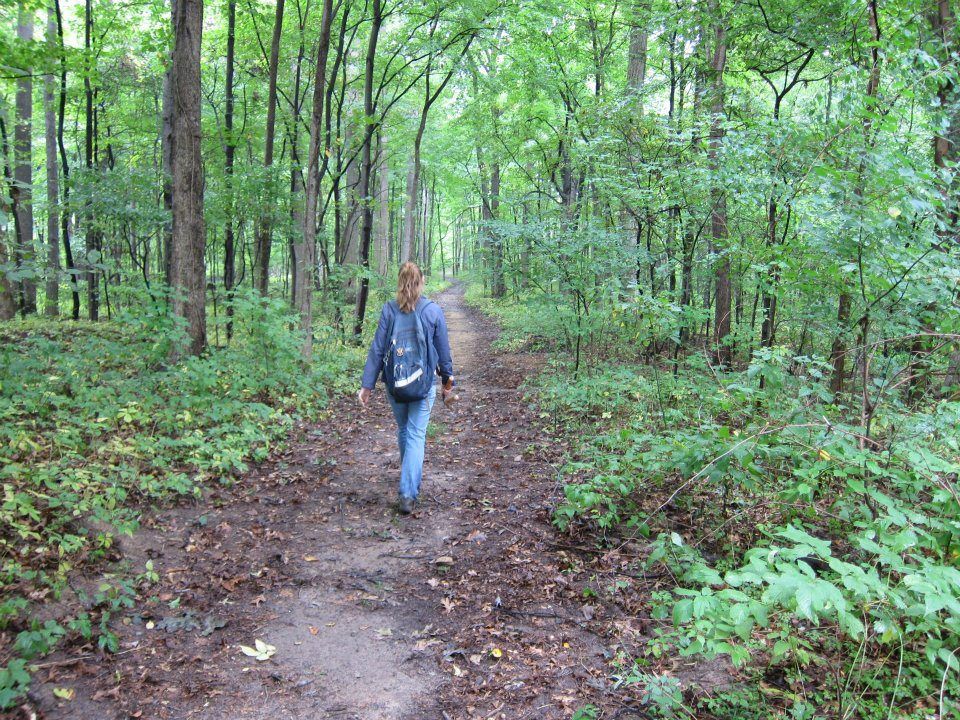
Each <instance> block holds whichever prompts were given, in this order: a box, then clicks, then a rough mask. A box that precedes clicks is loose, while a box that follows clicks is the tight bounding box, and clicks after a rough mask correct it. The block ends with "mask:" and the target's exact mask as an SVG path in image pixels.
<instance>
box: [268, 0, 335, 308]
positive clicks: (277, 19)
mask: <svg viewBox="0 0 960 720" xmlns="http://www.w3.org/2000/svg"><path fill="white" fill-rule="evenodd" d="M284 4H285V3H284V0H277V7H276V11H275V14H274V20H273V38H272V40H271V42H270V67H269V69H268V80H267V127H266V132H265V135H264V145H263V167H264V168H265V169H266V170H267V172H268V173H270V171H271V168H272V167H273V146H274V139H275V137H276V133H277V68H278V66H279V64H280V39H281V37H282V33H283V10H284ZM321 24H322V20H321ZM321 35H322V31H321ZM327 45H328V46H329V28H327ZM322 52H323V53H324V62H326V52H327V51H326V50H323V51H322ZM298 73H299V67H298ZM322 107H323V104H322V103H321V108H322ZM267 187H270V188H272V187H273V184H272V181H268V184H267ZM272 211H273V208H272V202H271V201H270V198H268V200H267V204H266V207H264V208H263V210H262V211H261V214H260V218H259V222H258V225H257V230H256V244H255V246H254V260H253V264H254V268H253V284H254V286H255V287H256V288H257V290H259V291H260V293H261V294H263V295H266V294H267V290H268V286H269V283H270V249H271V245H272V244H273V237H272V227H271V222H270V213H271V212H272Z"/></svg>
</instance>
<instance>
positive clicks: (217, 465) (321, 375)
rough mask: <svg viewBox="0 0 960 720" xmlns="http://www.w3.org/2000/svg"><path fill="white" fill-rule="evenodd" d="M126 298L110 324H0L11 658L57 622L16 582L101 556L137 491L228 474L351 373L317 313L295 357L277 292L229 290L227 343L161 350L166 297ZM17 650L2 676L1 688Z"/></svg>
mask: <svg viewBox="0 0 960 720" xmlns="http://www.w3.org/2000/svg"><path fill="white" fill-rule="evenodd" d="M125 300H129V301H130V302H129V304H126V303H125V304H124V306H126V307H129V308H131V309H130V310H128V311H123V310H121V311H120V312H119V313H117V315H116V316H115V319H114V321H113V322H109V323H99V324H88V323H82V322H81V323H69V322H62V323H50V321H49V320H47V319H44V320H42V321H41V320H39V319H37V320H29V321H19V322H15V323H10V324H7V325H3V326H0V483H2V490H3V495H2V498H0V557H2V560H0V629H3V628H9V629H11V630H14V631H18V632H19V634H18V635H17V636H16V643H15V647H14V651H15V653H16V656H18V657H21V658H24V657H30V656H32V655H36V654H38V653H39V654H42V653H43V652H46V651H47V650H48V649H49V646H50V645H52V642H53V641H55V640H57V639H59V637H61V636H62V635H63V634H64V633H65V632H66V631H64V633H59V634H51V633H52V630H51V629H50V628H47V627H45V626H44V627H35V626H34V624H33V623H32V621H31V620H30V613H29V608H28V606H27V603H26V602H25V601H24V598H25V597H27V596H28V595H30V594H31V593H36V594H38V595H39V596H41V597H42V596H43V595H46V594H52V595H53V596H54V597H56V596H58V595H59V594H60V592H61V590H62V588H63V586H64V583H65V580H66V577H67V575H68V573H69V572H70V571H71V570H72V569H73V568H74V567H75V565H76V563H77V562H79V561H80V558H85V559H90V560H94V561H95V560H97V559H98V558H101V557H103V556H104V555H105V553H106V552H107V550H108V549H109V548H110V546H111V544H112V541H113V534H114V533H117V532H121V533H129V532H132V531H133V530H134V529H135V528H136V526H137V522H138V519H139V516H140V512H141V510H142V508H143V507H144V506H145V505H149V504H152V503H156V502H163V501H166V500H167V499H169V498H173V497H176V496H184V495H186V496H195V497H199V495H200V488H201V487H202V485H203V484H204V483H210V482H215V483H225V482H233V481H235V480H236V479H237V478H238V477H239V476H240V474H241V473H243V472H244V471H245V470H246V469H247V468H248V463H249V462H250V461H260V460H263V459H265V458H266V457H268V455H269V454H270V453H271V452H272V451H273V450H275V449H276V447H277V446H278V445H279V444H282V443H283V441H284V440H285V438H286V437H287V435H288V433H289V431H290V429H291V427H292V423H293V418H294V417H295V416H297V415H310V414H315V413H317V412H318V411H319V410H320V409H322V408H323V407H324V405H325V404H326V402H327V399H328V397H329V393H330V392H331V391H333V390H339V389H342V388H343V387H344V386H347V385H349V386H352V385H353V384H354V381H355V375H356V373H355V369H356V365H357V363H358V362H359V359H360V353H359V351H354V350H349V351H348V350H345V349H344V348H343V347H341V346H340V345H339V344H338V343H337V342H336V340H335V336H334V333H333V331H332V330H330V329H326V328H320V329H319V330H318V331H317V332H318V336H319V341H318V342H317V343H316V346H315V347H316V352H315V355H316V356H315V360H314V362H313V364H312V365H311V367H310V368H307V369H306V370H305V369H304V367H303V364H302V361H301V359H300V344H301V338H300V336H299V335H298V333H296V332H294V331H292V330H291V328H295V327H296V326H297V325H296V319H295V318H294V317H293V316H292V315H291V314H290V312H289V310H288V309H287V307H286V305H285V304H284V303H283V302H282V301H281V300H276V299H264V298H261V297H259V295H255V294H253V293H250V292H239V293H238V294H237V295H236V297H235V298H234V300H233V308H234V314H233V339H232V341H231V343H230V345H229V346H227V347H221V348H212V349H210V350H209V351H208V352H207V353H206V354H204V355H203V356H200V357H189V358H186V359H184V360H183V361H182V362H181V363H179V364H173V365H172V364H170V363H169V362H168V358H169V356H170V350H171V348H172V347H173V346H174V343H175V342H176V341H177V340H178V335H179V329H178V328H177V327H176V325H175V323H174V322H173V321H172V319H171V318H170V316H169V314H168V312H167V309H166V302H165V299H164V298H163V297H162V296H159V295H154V296H153V297H150V296H149V295H147V294H146V293H141V294H139V295H137V296H135V297H127V298H125ZM134 300H135V301H136V303H134V302H133V301H134ZM133 308H136V309H135V310H134V309H133ZM221 337H225V334H223V333H221ZM128 594H129V593H121V594H120V595H118V596H117V597H118V598H123V597H127V596H128ZM107 600H108V598H105V599H104V603H106V602H107ZM101 604H103V603H101ZM104 608H105V609H104V610H103V613H104V614H107V613H109V612H110V611H109V610H108V609H106V606H104ZM116 609H117V608H114V610H116ZM58 627H59V626H58ZM102 630H107V627H106V623H103V624H102ZM101 637H105V638H107V645H108V646H109V644H110V642H109V637H110V636H109V635H108V634H103V635H102V636H101ZM0 660H2V658H0ZM15 663H16V661H15V659H8V660H7V667H8V671H7V674H6V675H4V676H3V678H5V679H6V680H2V679H0V688H4V687H6V688H7V689H8V691H10V692H14V695H12V696H10V697H14V696H16V693H17V692H19V691H13V690H9V689H10V688H17V687H20V680H21V679H22V675H21V674H20V672H19V671H18V670H17V668H21V669H22V666H20V665H17V664H15ZM4 697H7V696H4Z"/></svg>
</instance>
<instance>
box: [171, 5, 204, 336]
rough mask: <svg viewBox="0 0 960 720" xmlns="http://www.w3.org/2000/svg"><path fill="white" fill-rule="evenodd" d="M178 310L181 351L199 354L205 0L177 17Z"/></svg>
mask: <svg viewBox="0 0 960 720" xmlns="http://www.w3.org/2000/svg"><path fill="white" fill-rule="evenodd" d="M173 28H174V47H173V62H172V67H171V85H172V88H173V136H174V137H175V138H176V142H175V143H174V147H173V242H172V247H171V262H170V274H171V286H172V289H173V292H174V298H173V312H174V314H175V315H176V316H178V317H180V318H183V320H184V321H185V323H186V332H187V337H188V343H187V345H186V347H184V348H181V349H179V350H178V351H177V353H176V354H177V355H179V354H180V353H181V352H183V351H187V352H190V353H192V354H199V353H200V352H202V351H203V349H204V347H205V346H206V341H207V318H206V302H205V300H206V287H205V268H204V250H205V236H204V221H203V166H202V162H201V156H200V41H201V33H202V31H203V2H202V0H177V2H176V5H175V8H174V16H173Z"/></svg>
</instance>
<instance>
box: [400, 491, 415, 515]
mask: <svg viewBox="0 0 960 720" xmlns="http://www.w3.org/2000/svg"><path fill="white" fill-rule="evenodd" d="M412 512H413V498H409V497H405V496H400V514H401V515H409V514H410V513H412Z"/></svg>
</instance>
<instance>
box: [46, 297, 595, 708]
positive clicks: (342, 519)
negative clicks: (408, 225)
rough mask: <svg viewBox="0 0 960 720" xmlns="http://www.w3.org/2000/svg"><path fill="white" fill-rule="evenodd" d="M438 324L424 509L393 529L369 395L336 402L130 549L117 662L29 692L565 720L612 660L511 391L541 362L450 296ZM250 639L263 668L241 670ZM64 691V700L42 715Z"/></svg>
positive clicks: (388, 479) (133, 701)
mask: <svg viewBox="0 0 960 720" xmlns="http://www.w3.org/2000/svg"><path fill="white" fill-rule="evenodd" d="M435 299H436V300H437V301H438V302H439V303H440V304H441V306H442V307H443V308H444V311H445V314H446V317H447V322H448V326H449V329H450V336H451V345H452V350H453V356H454V363H455V366H456V368H457V375H458V381H459V383H460V390H459V392H460V394H461V396H462V400H461V402H460V403H459V405H458V406H456V407H455V408H454V409H453V410H450V409H447V408H445V407H443V406H442V405H441V404H440V403H439V402H438V404H437V406H436V407H435V409H434V413H433V418H432V424H433V426H434V429H433V430H432V431H431V435H430V439H429V440H428V450H427V461H426V466H425V473H424V486H423V491H422V493H423V494H422V496H421V499H422V503H421V505H420V508H419V510H418V511H417V512H416V513H415V514H414V515H413V516H411V517H401V516H398V515H397V513H396V510H395V500H396V487H397V475H398V461H399V454H398V452H397V448H396V444H395V439H394V424H393V419H392V416H391V415H390V411H389V408H388V407H387V404H386V402H385V400H384V398H383V392H382V389H378V391H377V393H376V395H375V400H374V402H373V405H372V407H371V409H369V410H367V411H362V410H360V409H359V408H357V407H356V404H355V403H354V402H351V401H350V399H349V398H348V399H343V400H339V401H337V402H338V405H337V407H336V408H335V412H334V413H333V414H332V416H331V417H330V418H329V419H327V420H325V421H324V422H322V423H321V424H319V425H317V426H312V427H304V428H301V437H300V438H299V439H298V440H297V441H296V442H295V443H293V444H292V446H291V447H290V449H289V450H288V451H286V452H284V453H283V454H281V455H280V456H279V457H277V458H275V459H273V460H272V461H270V462H268V463H265V464H264V465H262V466H260V467H258V468H256V469H255V470H253V471H252V472H251V473H250V474H249V476H248V477H245V478H244V479H242V480H241V481H239V482H238V483H237V485H236V486H235V487H234V488H230V489H222V490H217V491H214V492H212V493H210V494H209V496H208V497H207V498H206V499H205V502H204V503H203V504H202V506H194V507H189V508H183V507H181V508H176V509H173V510H168V511H165V512H161V513H159V514H157V515H155V516H154V517H153V518H152V520H151V521H150V522H149V523H148V526H147V527H145V529H144V530H143V531H142V532H140V533H139V534H138V535H137V536H136V537H135V538H134V539H132V540H128V541H125V542H124V543H123V548H122V549H123V552H124V553H125V556H126V558H127V562H128V563H129V564H130V566H131V567H140V568H142V567H143V563H144V562H145V560H146V559H148V558H149V559H152V560H153V563H154V567H155V569H156V570H157V572H158V573H159V574H160V576H161V580H160V583H159V584H158V585H157V587H156V588H155V589H154V592H155V593H156V594H155V596H154V600H153V601H152V602H148V603H147V605H146V607H141V608H138V609H137V611H138V612H139V613H140V614H138V615H131V616H128V617H127V619H126V620H125V621H124V622H125V623H126V624H124V625H123V626H121V633H120V634H121V649H120V652H119V653H117V654H113V655H101V654H100V653H99V652H98V651H96V650H95V649H94V648H90V647H87V648H73V649H72V650H70V651H66V652H63V653H61V654H59V655H58V656H56V657H54V658H53V661H52V662H53V663H55V664H52V665H48V666H47V667H45V668H43V669H42V670H41V672H40V675H39V676H38V679H39V680H40V681H41V683H38V687H37V689H36V690H35V691H34V693H33V694H32V699H33V701H34V704H35V706H36V707H37V709H38V710H39V711H40V717H45V718H50V719H58V718H87V717H89V718H94V717H96V718H101V719H104V720H105V719H107V718H128V717H142V718H190V717H203V718H224V719H227V718H229V719H230V720H240V719H245V718H250V719H253V718H300V719H303V718H340V719H355V720H387V719H390V720H401V719H402V720H413V719H414V718H447V719H449V720H453V719H454V718H472V717H484V718H488V717H499V718H524V717H529V718H568V717H570V714H571V712H572V710H573V709H575V708H576V707H578V706H579V705H581V704H583V703H585V702H586V701H587V700H588V699H589V697H591V696H593V695H595V694H596V693H597V692H598V690H597V688H600V687H602V682H601V680H602V670H601V669H600V668H599V666H600V663H601V658H600V655H601V653H602V651H603V647H602V645H601V643H600V641H599V639H598V638H597V637H596V636H595V635H594V634H593V633H592V632H590V627H589V624H590V622H589V621H591V620H593V618H594V616H598V617H599V616H602V614H603V609H602V607H591V606H590V605H586V606H585V604H584V603H585V601H584V600H583V599H582V594H581V590H582V586H581V585H579V584H578V583H577V581H575V580H574V575H571V574H569V573H568V572H566V571H568V570H571V569H573V570H576V569H577V567H576V565H577V563H578V562H579V561H577V560H576V559H575V558H572V557H570V556H568V555H566V554H565V553H564V552H563V551H562V550H558V546H557V543H556V537H555V536H554V532H553V530H552V529H551V528H550V526H549V507H550V503H551V501H552V499H553V496H554V494H555V492H556V486H555V479H554V475H555V473H554V471H553V469H552V467H551V465H550V464H549V461H550V460H551V459H553V457H552V456H553V455H554V454H555V450H552V449H550V447H549V445H547V444H545V443H544V438H543V436H542V433H541V432H540V431H538V429H537V427H536V423H535V422H534V419H533V418H532V417H531V414H530V410H529V408H527V407H526V406H525V404H524V402H523V400H522V398H521V397H520V394H519V392H518V390H517V387H518V385H519V383H520V382H521V381H522V379H523V378H524V377H525V376H526V375H527V374H528V373H529V372H532V371H533V370H534V369H535V367H536V365H537V362H538V361H537V358H536V357H534V356H529V355H522V354H497V353H494V352H493V351H491V349H490V344H491V342H492V340H493V339H494V338H495V335H496V331H495V328H494V327H493V325H492V324H491V323H490V322H489V321H488V320H487V319H485V318H483V317H482V316H480V315H479V314H478V313H476V312H475V311H473V310H472V309H470V308H468V307H467V306H466V305H465V304H464V302H463V290H462V287H461V286H459V285H455V286H453V287H452V288H450V289H449V290H447V291H445V292H444V293H441V294H440V295H438V296H437V297H436V298H435ZM256 639H261V640H263V641H264V642H266V643H268V644H270V645H272V646H274V647H275V648H276V653H275V655H274V656H273V657H272V658H271V659H270V660H268V661H266V662H257V661H256V660H253V659H251V658H248V657H246V656H244V655H242V654H241V653H240V652H239V650H238V645H239V644H245V645H253V644H254V641H255V640H256ZM55 687H56V688H72V689H73V690H75V693H76V694H75V696H74V698H73V699H72V700H60V699H57V698H55V697H54V696H53V694H52V691H53V689H54V688H55Z"/></svg>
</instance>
